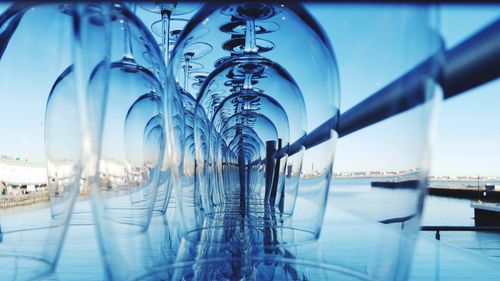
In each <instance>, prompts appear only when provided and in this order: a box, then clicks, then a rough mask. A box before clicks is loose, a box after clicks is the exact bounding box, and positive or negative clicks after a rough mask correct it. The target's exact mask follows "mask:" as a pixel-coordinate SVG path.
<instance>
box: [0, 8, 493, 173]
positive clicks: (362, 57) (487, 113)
mask: <svg viewBox="0 0 500 281" xmlns="http://www.w3.org/2000/svg"><path fill="white" fill-rule="evenodd" d="M4 7H5V4H0V12H1V11H2V10H3V8H4ZM306 7H307V8H308V9H309V11H310V12H311V14H312V15H313V16H314V17H315V18H316V19H317V20H318V21H319V23H320V24H321V25H322V26H323V28H324V30H325V31H326V32H327V35H328V36H329V38H330V39H331V42H332V45H333V47H334V49H335V52H336V56H337V60H338V64H339V70H340V75H341V88H342V95H341V111H342V112H343V111H346V110H347V109H349V108H350V107H351V106H353V105H354V104H356V102H358V101H360V100H362V99H363V98H365V97H367V96H368V95H369V94H370V93H372V92H374V91H375V90H377V89H379V88H381V87H382V86H383V85H385V84H386V83H388V82H389V81H391V80H392V79H394V78H395V76H396V74H397V72H398V71H400V72H401V70H402V69H404V68H408V67H409V66H410V64H412V62H413V61H417V60H418V58H419V57H421V56H422V55H423V54H424V53H425V52H423V51H421V48H420V46H418V45H404V42H419V41H417V40H415V38H413V37H411V36H410V35H409V34H406V36H409V37H407V38H406V39H408V40H402V39H405V38H392V39H391V38H390V36H389V37H387V36H385V37H383V36H382V37H380V38H377V36H378V35H377V34H374V33H373V32H372V33H371V32H370V31H380V30H382V29H391V28H392V29H394V30H399V32H400V33H399V34H400V35H402V34H404V33H402V30H410V31H412V30H413V29H412V27H411V26H410V27H407V26H397V25H391V24H390V20H391V17H390V16H385V15H384V13H383V10H384V9H382V8H381V7H380V6H373V7H367V6H361V5H357V6H353V5H335V6H323V5H321V6H317V5H307V6H306ZM385 8H386V9H385V10H386V12H388V10H387V9H390V8H388V7H385ZM139 10H140V9H139ZM381 11H382V12H381ZM151 16H153V15H151ZM499 16H500V5H496V6H495V5H453V6H450V5H444V6H443V7H441V14H440V30H441V33H442V36H443V38H444V40H445V42H446V46H447V47H448V48H449V47H453V46H454V45H456V44H457V43H459V42H460V41H461V40H463V39H464V38H466V37H467V36H469V35H470V34H472V33H474V32H475V31H476V30H478V29H480V28H481V27H483V26H485V25H486V24H488V23H490V22H492V21H493V20H494V19H496V18H498V17H499ZM420 18H421V17H419V16H417V17H415V19H420ZM349 19H351V20H349ZM352 19H356V22H357V24H356V25H354V24H352V22H353V20H352ZM402 22H405V20H404V19H403V20H402ZM409 22H411V21H409ZM42 26H43V27H44V28H45V29H44V28H42ZM147 26H149V25H148V24H147ZM38 27H40V28H42V29H41V30H39V31H37V30H31V32H30V34H34V35H33V36H36V34H40V33H42V32H43V30H46V27H47V26H46V25H38ZM38 27H37V28H38ZM405 28H407V29H405ZM54 30H56V29H54ZM416 31H419V30H416ZM419 32H420V33H418V34H420V35H425V34H426V33H425V32H422V30H420V31H419ZM410 33H411V32H410ZM50 36H55V35H54V34H51V35H50ZM56 37H57V36H56ZM377 39H379V40H381V41H380V43H381V44H380V45H379V44H376V43H377ZM398 39H399V41H398ZM412 39H413V41H411V40H412ZM387 40H395V41H394V42H400V43H398V44H400V45H397V44H394V46H393V47H394V48H395V49H394V50H390V49H383V48H384V46H390V44H389V43H388V42H392V41H387ZM401 42H402V43H401ZM58 44H59V46H60V44H62V43H61V42H58ZM384 44H385V45H384ZM401 44H403V45H401ZM18 46H20V47H18V49H17V50H15V51H13V52H12V55H14V54H16V53H18V54H19V53H22V52H26V53H29V51H30V50H33V48H34V46H28V45H24V44H20V45H18ZM402 47H405V48H407V49H408V50H411V54H412V57H405V56H404V54H403V53H401V54H399V56H400V58H401V59H400V60H399V61H397V60H396V61H394V62H392V61H391V64H389V63H388V62H389V61H390V60H391V59H392V58H391V56H393V55H394V53H395V52H400V51H398V48H399V50H400V49H401V48H402ZM36 50H37V52H38V53H39V55H38V58H37V59H35V60H33V59H32V58H30V57H29V56H24V57H23V59H21V60H19V61H18V63H15V62H14V61H11V62H9V63H8V64H7V61H6V60H7V58H4V59H5V60H4V61H3V62H1V63H0V75H3V77H2V79H5V78H6V77H8V76H9V75H12V70H13V69H15V67H16V66H17V67H20V66H23V65H24V66H26V65H29V64H30V62H31V63H33V62H35V61H39V62H43V63H44V64H45V65H48V67H46V68H36V67H29V68H27V69H29V71H26V72H24V73H22V74H20V75H17V76H16V78H15V79H18V81H16V83H17V86H16V89H5V86H4V87H3V88H2V87H1V85H0V91H1V92H0V97H1V99H2V111H1V112H0V118H1V120H2V121H1V122H0V133H1V135H2V136H10V137H2V138H1V139H0V154H4V155H10V156H14V157H16V156H19V157H21V158H22V159H25V158H27V159H28V160H30V161H34V162H42V161H43V159H44V152H43V150H44V148H43V114H44V111H43V109H44V106H45V101H46V99H47V96H48V93H49V91H50V86H51V84H52V82H50V80H51V79H52V78H50V79H49V76H50V77H52V76H54V75H55V76H54V79H55V77H57V75H56V74H55V73H60V72H62V70H63V69H64V67H65V64H66V59H62V58H63V57H66V56H67V54H66V53H65V54H64V56H59V57H55V56H54V52H56V49H50V50H49V49H47V48H36ZM43 56H46V57H45V58H44V57H43ZM54 57H55V58H57V60H56V61H51V60H49V58H54ZM394 63H397V64H400V65H398V67H394ZM14 65H16V66H14ZM2 68H3V69H2ZM43 69H45V71H44V70H43ZM27 77H31V79H29V80H28V81H27V80H26V79H25V78H27ZM23 78H24V79H23ZM42 80H43V81H46V83H45V82H43V81H42ZM16 83H11V85H14V84H16ZM4 85H5V84H4ZM35 85H36V86H35ZM30 89H31V90H30ZM12 92H16V94H15V95H14V94H13V93H12ZM498 92H500V81H495V82H492V83H489V84H487V85H484V86H482V87H479V88H477V89H474V90H472V91H470V93H466V94H463V95H461V96H459V97H456V98H453V99H451V100H449V101H446V102H443V103H441V104H440V106H439V109H438V113H439V114H438V116H439V118H438V120H439V122H438V130H437V136H436V138H435V142H434V145H433V147H434V160H433V165H432V167H433V170H432V173H433V174H436V175H477V174H481V175H500V122H498V120H500V110H498V107H499V106H500V95H498ZM416 115H418V116H422V115H421V112H420V113H419V112H409V113H405V114H403V115H401V116H399V117H398V118H394V119H392V120H391V121H388V122H386V123H387V124H383V123H381V124H377V125H374V126H373V127H372V128H367V129H365V130H363V131H360V132H356V133H354V134H352V135H349V136H347V137H345V138H342V139H340V140H339V142H338V147H337V154H336V163H335V170H336V171H360V170H373V169H377V168H378V169H384V170H394V169H403V168H405V167H406V165H407V163H405V161H406V160H408V159H410V160H408V163H414V162H415V161H417V160H416V159H417V158H418V157H420V156H421V155H420V153H417V152H415V151H420V150H421V148H420V147H421V142H420V141H414V142H412V141H408V140H411V139H412V134H415V135H418V133H419V132H421V129H417V130H410V129H408V126H409V125H410V126H411V124H415V125H416V126H419V125H421V122H420V123H419V122H416V123H412V122H413V121H411V120H412V119H415V116H416ZM417 119H418V118H417ZM387 130H389V131H387ZM391 130H394V131H391ZM401 132H403V133H401ZM387 135H389V136H392V137H390V138H389V137H387ZM13 136H15V137H13ZM413 139H416V138H413ZM413 158H414V159H413ZM398 159H399V160H398ZM389 160H390V161H389ZM398 161H399V162H398ZM308 166H309V165H307V163H306V164H305V167H308Z"/></svg>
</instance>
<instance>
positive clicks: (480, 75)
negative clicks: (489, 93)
mask: <svg viewBox="0 0 500 281" xmlns="http://www.w3.org/2000/svg"><path fill="white" fill-rule="evenodd" d="M498 30H500V20H496V21H495V22H493V23H492V24H490V25H489V26H487V27H485V28H483V29H482V30H480V31H479V32H477V33H476V34H474V35H472V36H471V37H469V38H468V39H466V40H465V41H463V42H462V43H461V44H459V45H458V46H456V47H454V48H452V49H450V50H448V51H445V53H444V59H443V62H442V63H441V64H440V73H441V75H438V76H437V79H438V82H439V83H440V84H441V86H442V88H443V92H444V98H445V99H448V98H451V97H454V96H457V95H459V94H461V93H464V92H466V91H468V90H470V89H472V88H475V87H477V86H479V85H482V84H485V83H487V82H490V81H492V80H495V79H496V78H498V77H499V76H500V67H498V66H499V65H500V32H498ZM439 59H440V58H439V56H435V57H430V58H428V59H427V60H426V61H424V62H423V63H422V64H420V65H418V66H417V67H416V68H414V69H413V70H411V71H409V72H407V73H406V74H404V75H403V76H401V77H400V78H399V79H397V80H396V81H394V82H392V83H391V84H389V85H387V86H386V87H384V88H383V89H381V90H380V91H378V92H376V93H375V94H373V95H371V96H369V97H368V98H366V99H365V100H363V101H362V102H360V103H359V104H357V105H356V106H354V107H353V108H351V109H349V110H348V111H347V112H345V113H343V114H342V115H341V116H340V118H339V117H338V116H333V117H332V118H330V119H328V120H327V121H326V122H324V123H323V124H321V125H320V126H319V127H317V128H316V129H314V130H313V131H311V132H310V133H309V134H308V135H307V137H306V138H305V140H304V139H300V140H298V141H297V142H295V143H293V144H291V145H289V146H285V147H284V148H283V149H282V150H279V151H277V152H276V154H275V155H276V156H277V157H280V156H282V155H284V154H285V153H287V154H288V155H293V154H295V153H297V152H298V151H300V149H301V148H302V146H304V147H305V148H306V149H308V148H311V147H314V146H316V145H318V144H320V143H323V142H324V141H326V140H328V139H330V134H331V130H332V129H334V130H336V131H337V132H338V134H339V137H344V136H346V135H348V134H350V133H353V132H355V131H357V130H360V129H363V128H365V127H368V126H370V125H373V124H375V123H377V122H380V121H382V120H384V119H387V118H389V117H392V116H394V115H396V114H399V113H401V112H404V111H406V110H409V109H412V108H413V107H416V106H418V105H420V104H422V103H423V102H424V101H425V96H424V87H425V83H426V77H427V76H428V74H435V71H438V70H437V69H434V65H436V60H439ZM337 119H338V121H339V122H338V124H337ZM336 125H338V128H335V126H336Z"/></svg>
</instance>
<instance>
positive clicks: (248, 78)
mask: <svg viewBox="0 0 500 281" xmlns="http://www.w3.org/2000/svg"><path fill="white" fill-rule="evenodd" d="M243 89H246V90H251V89H252V74H251V73H245V81H244V82H243Z"/></svg>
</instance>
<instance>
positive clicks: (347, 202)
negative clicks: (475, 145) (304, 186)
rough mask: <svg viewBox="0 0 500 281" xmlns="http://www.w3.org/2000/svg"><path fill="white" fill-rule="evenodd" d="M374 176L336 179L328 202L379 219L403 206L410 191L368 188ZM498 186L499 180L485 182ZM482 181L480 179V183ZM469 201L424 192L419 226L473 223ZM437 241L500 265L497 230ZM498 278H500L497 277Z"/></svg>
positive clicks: (446, 235)
mask: <svg viewBox="0 0 500 281" xmlns="http://www.w3.org/2000/svg"><path fill="white" fill-rule="evenodd" d="M374 180H376V179H374V178H362V179H336V180H334V181H333V182H332V186H331V189H330V193H329V197H330V198H329V204H334V205H335V206H337V207H338V208H340V209H344V210H348V211H350V212H352V213H354V214H356V215H358V216H360V217H367V218H368V219H370V218H373V219H380V216H381V215H383V213H384V212H385V213H387V212H390V211H393V210H394V209H398V208H405V206H404V205H405V204H406V203H407V202H409V201H408V197H409V196H411V194H410V193H411V192H412V191H409V190H405V189H385V188H372V187H371V186H370V183H371V181H374ZM488 183H491V184H495V185H500V182H488ZM429 184H430V185H431V186H437V185H440V186H443V185H477V181H475V182H474V181H470V182H465V181H460V182H457V181H436V182H434V181H431V182H430V183H429ZM481 184H484V182H481ZM472 202H473V200H469V199H457V198H448V197H438V196H431V195H427V196H426V197H425V199H424V208H423V212H422V217H421V225H425V226H474V209H473V208H472V207H471V203H472ZM440 234H441V243H445V244H448V245H451V246H453V247H457V248H461V249H465V250H466V251H470V252H473V253H474V254H477V255H480V256H484V257H486V258H488V259H491V260H493V261H496V262H498V263H499V264H500V233H494V232H479V231H450V232H441V233H440ZM420 235H423V236H427V237H429V238H434V236H435V232H427V231H425V232H424V231H422V232H421V233H420ZM499 280H500V279H499Z"/></svg>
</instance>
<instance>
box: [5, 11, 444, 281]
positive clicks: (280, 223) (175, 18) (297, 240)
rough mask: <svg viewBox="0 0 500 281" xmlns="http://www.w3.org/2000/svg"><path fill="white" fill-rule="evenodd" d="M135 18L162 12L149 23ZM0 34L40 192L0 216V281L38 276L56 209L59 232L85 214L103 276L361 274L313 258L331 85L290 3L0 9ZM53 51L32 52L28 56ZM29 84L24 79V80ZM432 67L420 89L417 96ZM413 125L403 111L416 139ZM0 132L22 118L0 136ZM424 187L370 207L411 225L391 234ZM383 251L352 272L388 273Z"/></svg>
mask: <svg viewBox="0 0 500 281" xmlns="http://www.w3.org/2000/svg"><path fill="white" fill-rule="evenodd" d="M136 6H138V7H136ZM138 9H143V10H144V11H148V12H151V13H152V15H159V16H160V19H159V20H157V21H155V22H154V23H153V24H152V25H151V26H150V29H149V28H148V27H146V25H145V24H144V23H143V22H142V21H141V20H140V19H139V18H138V16H137V15H136V14H135V13H134V11H137V10H138ZM197 9H199V11H197V13H196V14H195V15H194V16H193V17H192V18H191V19H190V20H188V19H186V18H184V16H185V15H187V14H190V13H194V12H195V11H196V10H197ZM409 11H410V14H413V13H412V11H413V10H411V9H409ZM414 13H416V14H418V15H420V14H423V17H424V18H425V16H426V15H427V13H428V11H424V10H422V11H421V10H418V9H417V11H415V12H414ZM409 18H411V19H412V20H414V19H419V18H420V17H419V16H416V17H409ZM409 22H411V21H409ZM40 23H42V24H40ZM412 23H413V24H417V23H414V22H412ZM417 25H418V24H417ZM28 31H29V32H28ZM424 33H425V32H424ZM26 34H33V35H29V36H27V35H26ZM426 34H427V33H426ZM0 35H1V36H2V38H6V40H2V42H0V89H3V87H6V88H8V89H9V92H15V93H19V94H21V95H22V94H25V93H32V94H33V96H37V97H42V98H43V104H44V105H45V107H44V108H43V110H42V111H41V112H42V113H43V114H42V115H43V116H44V122H43V129H44V132H43V135H44V140H43V139H42V140H40V143H44V144H45V156H46V159H45V161H46V163H47V174H48V185H47V189H48V196H49V200H50V204H49V206H50V208H49V209H47V210H45V209H44V211H43V212H42V211H40V212H35V213H36V216H37V218H39V217H40V219H37V220H36V221H37V223H33V224H30V225H29V226H25V225H24V226H23V225H21V224H19V223H17V222H21V221H25V220H24V219H23V218H24V217H6V219H4V218H3V217H2V220H0V223H1V228H0V260H1V261H2V262H3V263H4V264H7V265H12V267H11V268H14V269H15V270H10V269H5V268H4V269H2V270H0V277H2V278H0V279H3V277H6V279H12V280H32V279H36V278H38V277H39V276H41V275H43V274H46V273H48V272H50V271H51V270H52V269H53V268H54V267H55V264H56V262H57V259H58V257H59V253H60V249H61V247H62V243H63V240H64V236H65V233H66V230H67V227H68V225H69V223H70V219H71V213H74V214H73V220H72V221H73V223H76V224H88V223H93V222H95V226H96V233H97V236H98V240H99V246H100V249H101V255H102V257H103V261H104V265H105V274H106V278H108V279H110V280H142V279H147V278H151V279H153V280H157V279H158V280H233V279H234V280H236V279H237V280H243V279H244V280H277V279H286V278H290V279H293V280H312V279H314V280H322V279H325V280H329V279H332V278H337V277H338V276H342V277H345V278H353V279H356V280H359V279H361V280H362V279H364V278H365V277H367V276H366V272H364V271H363V270H356V271H351V270H347V269H345V268H343V269H342V270H340V271H339V270H338V269H339V268H328V267H325V268H321V267H318V266H316V265H314V264H313V263H312V260H314V261H317V262H319V260H318V259H316V257H317V256H319V255H317V254H316V253H317V249H313V250H311V249H312V248H314V247H315V245H316V244H315V242H316V241H317V240H318V238H319V235H320V233H321V231H322V226H323V218H324V216H325V212H326V210H327V199H328V194H329V190H330V186H331V185H330V182H331V179H332V166H333V156H334V152H335V147H336V142H337V138H338V135H339V112H340V110H339V95H340V93H339V89H340V78H339V69H338V65H337V61H336V58H335V55H334V52H333V48H332V46H331V45H330V42H329V40H328V39H327V36H326V34H325V32H324V31H323V29H322V28H321V27H320V26H319V24H318V23H317V22H316V20H315V19H314V18H313V17H312V16H311V15H310V14H309V13H308V11H307V10H306V9H305V8H304V7H302V6H301V5H300V4H286V5H285V4H278V3H261V2H237V3H234V4H225V3H208V4H205V5H203V7H202V6H201V5H200V4H198V3H177V2H154V3H140V4H137V5H136V4H134V3H128V4H120V3H100V4H94V3H80V4H72V3H66V4H50V5H48V4H43V5H34V4H13V5H12V6H11V7H10V8H9V9H8V10H7V11H6V12H4V13H3V14H2V15H1V16H0ZM292 35H293V36H292ZM155 36H156V37H155ZM158 41H159V42H158ZM56 43H57V44H59V45H57V46H60V48H59V49H57V48H54V49H51V50H50V51H48V52H47V53H44V54H43V55H38V53H37V52H33V50H32V46H56ZM44 50H45V49H44ZM15 65H21V66H22V71H21V70H19V71H11V69H19V68H15V67H14V66H15ZM39 73H43V75H37V74H39ZM26 75H28V76H29V77H30V78H29V79H30V80H31V81H30V82H32V83H22V81H23V80H22V79H23V76H26ZM433 75H434V74H433V73H429V74H428V76H429V80H428V82H429V83H428V84H426V85H427V87H423V88H422V89H424V90H425V91H426V92H425V95H423V96H424V97H426V99H428V100H432V99H433V95H432V94H430V91H432V89H433V88H432V86H433V84H432V77H434V76H433ZM426 81H427V80H426ZM30 85H36V87H34V86H30ZM6 95H7V94H5V91H1V92H0V97H1V98H2V99H4V98H5V99H7V98H8V97H6ZM47 95H48V98H47ZM28 99H29V98H26V100H28ZM428 116H429V115H428V111H424V113H423V114H422V115H421V119H418V122H417V123H418V124H420V125H421V127H419V128H420V129H421V130H426V129H427V126H426V125H427V123H426V121H425V120H427V119H426V118H427V117H428ZM20 120H22V121H25V120H24V119H23V118H20ZM422 120H424V121H422ZM9 126H24V125H23V124H21V125H20V123H19V122H18V120H15V121H13V122H12V125H9V124H3V123H2V127H0V129H2V128H4V127H6V128H8V127H9ZM30 126H31V125H29V126H26V127H28V128H31V127H30ZM422 139H423V137H422ZM421 143H424V141H421ZM423 147H424V146H423V145H422V146H421V147H420V146H419V148H421V149H416V150H415V151H416V152H414V154H415V155H416V154H418V153H419V152H421V151H423V149H424V148H423ZM40 151H43V149H42V148H41V149H40ZM415 155H413V156H415ZM417 158H418V157H416V156H415V157H412V158H411V160H409V161H413V160H414V159H417ZM418 159H420V158H418ZM416 161H417V160H415V161H414V162H411V165H413V166H416V167H420V166H419V165H421V164H420V163H417V164H415V163H416ZM413 166H412V167H413ZM422 166H423V165H422ZM309 167H311V168H309ZM413 171H414V173H413V174H412V175H415V176H416V177H417V178H418V179H421V178H422V177H423V176H424V175H425V171H423V170H422V171H420V170H413ZM422 184H423V183H422V182H419V188H418V189H417V188H415V191H414V192H412V193H411V194H409V195H408V196H407V197H405V198H406V199H405V202H406V203H407V206H406V207H405V208H399V207H400V206H398V208H393V209H394V211H393V209H390V208H387V209H384V210H385V211H387V212H386V213H387V214H389V213H390V214H389V215H391V216H393V215H395V214H398V215H400V217H405V216H406V217H410V219H409V220H408V221H407V222H406V227H403V228H401V230H400V229H397V230H396V233H397V234H398V235H399V236H398V237H400V238H401V237H403V236H405V235H410V234H414V233H415V231H416V229H417V227H418V223H416V222H418V217H419V212H420V211H421V205H419V204H421V202H422V201H421V199H422V197H421V196H422V194H423V192H422ZM89 197H91V200H87V199H89ZM89 201H91V204H90V202H89ZM75 202H77V203H76V204H75ZM408 206H409V207H408ZM419 206H420V207H419ZM392 211H393V212H392ZM167 212H173V213H175V214H174V217H173V218H172V217H169V219H167V216H166V213H167ZM384 215H385V214H384ZM42 216H43V219H42V218H41V217H42ZM170 219H173V221H171V220H170ZM177 224H180V228H177ZM403 224H404V222H403ZM396 240H397V241H399V240H398V239H396ZM26 241H28V242H29V243H28V244H24V242H26ZM401 241H402V240H401ZM400 244H401V245H406V244H405V243H403V242H401V243H400ZM400 244H398V245H400ZM384 245H385V244H384ZM395 245H396V244H395V243H392V244H390V245H389V246H390V249H391V250H390V251H392V252H394V253H396V252H398V250H400V248H398V247H397V245H396V246H395ZM28 247H32V249H31V250H30V249H28ZM375 248H376V247H375ZM33 249H34V250H33ZM403 250H404V251H403V252H402V253H400V255H401V256H404V255H408V253H410V252H411V251H406V250H407V248H405V249H403ZM405 251H406V252H405ZM304 253H307V254H305V255H304ZM398 253H399V252H398ZM305 256H306V257H308V258H309V259H310V260H309V261H304V260H302V258H303V257H305ZM392 256H393V258H392V259H390V263H391V264H390V265H388V266H380V267H378V268H374V267H370V268H369V270H365V271H370V275H373V276H374V277H376V278H380V279H387V278H386V277H390V276H393V275H390V274H389V273H391V274H393V273H394V268H395V266H394V264H397V263H395V261H397V259H398V255H396V254H394V255H392ZM380 264H382V265H383V263H382V262H380V261H375V262H371V263H370V265H380ZM387 268H390V269H387ZM405 269H406V268H405ZM405 269H403V270H402V271H404V272H407V271H406V270H405ZM323 270H326V272H325V271H323ZM359 272H361V273H359ZM402 274H403V275H398V276H404V273H402ZM368 277H371V276H368ZM368 277H367V278H366V279H370V278H368Z"/></svg>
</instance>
